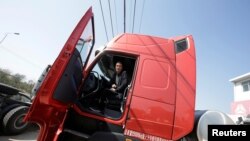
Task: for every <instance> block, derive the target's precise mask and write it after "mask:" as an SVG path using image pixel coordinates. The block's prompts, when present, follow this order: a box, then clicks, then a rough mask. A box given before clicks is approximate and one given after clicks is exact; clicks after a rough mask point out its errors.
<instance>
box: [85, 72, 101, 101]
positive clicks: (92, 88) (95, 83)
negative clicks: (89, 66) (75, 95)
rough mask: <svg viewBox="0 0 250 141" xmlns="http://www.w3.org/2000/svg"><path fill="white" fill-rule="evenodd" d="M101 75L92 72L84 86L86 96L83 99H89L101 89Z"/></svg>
mask: <svg viewBox="0 0 250 141" xmlns="http://www.w3.org/2000/svg"><path fill="white" fill-rule="evenodd" d="M100 78H101V77H100V74H99V73H98V72H96V71H91V72H90V74H89V76H88V77H87V80H86V81H85V84H84V88H83V90H84V93H85V94H84V96H83V98H86V97H89V96H91V95H94V94H96V93H97V92H98V91H99V90H100V88H101V82H100V81H101V79H100Z"/></svg>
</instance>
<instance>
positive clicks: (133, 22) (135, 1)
mask: <svg viewBox="0 0 250 141" xmlns="http://www.w3.org/2000/svg"><path fill="white" fill-rule="evenodd" d="M135 9H136V0H135V4H134V18H133V28H132V33H134V25H135Z"/></svg>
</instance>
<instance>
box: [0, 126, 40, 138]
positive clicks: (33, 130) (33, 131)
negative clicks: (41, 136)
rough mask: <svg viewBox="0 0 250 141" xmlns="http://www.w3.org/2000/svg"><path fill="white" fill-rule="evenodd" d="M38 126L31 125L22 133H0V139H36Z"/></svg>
mask: <svg viewBox="0 0 250 141" xmlns="http://www.w3.org/2000/svg"><path fill="white" fill-rule="evenodd" d="M38 132H39V127H38V126H36V125H32V126H31V127H30V128H28V129H27V130H26V131H25V132H24V133H22V134H19V135H15V136H3V135H0V141H36V139H37V136H38Z"/></svg>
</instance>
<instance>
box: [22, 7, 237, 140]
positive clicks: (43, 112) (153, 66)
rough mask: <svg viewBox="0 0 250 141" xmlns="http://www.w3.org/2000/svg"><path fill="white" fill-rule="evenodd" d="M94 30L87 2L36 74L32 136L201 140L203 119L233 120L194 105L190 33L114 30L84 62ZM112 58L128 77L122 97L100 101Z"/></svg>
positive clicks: (204, 128) (206, 121)
mask: <svg viewBox="0 0 250 141" xmlns="http://www.w3.org/2000/svg"><path fill="white" fill-rule="evenodd" d="M94 31H95V30H94V18H93V13H92V9H91V8H90V9H89V10H88V11H87V12H86V14H85V15H84V16H83V18H82V19H81V20H80V22H79V23H78V25H77V26H76V28H75V29H74V31H73V32H72V34H71V35H70V37H69V39H68V40H67V42H66V44H65V45H64V47H63V48H62V50H61V52H60V54H59V55H58V57H57V59H56V60H55V62H54V63H53V65H52V66H51V67H50V69H46V70H48V71H46V73H45V74H46V75H43V76H44V77H41V78H42V79H41V80H39V85H37V86H39V87H37V88H36V90H37V92H36V97H35V99H34V101H33V103H32V106H31V108H30V110H29V112H28V114H27V116H26V118H25V119H26V120H27V121H31V122H36V123H38V124H39V125H40V134H39V137H38V141H51V140H53V141H68V140H74V141H101V140H107V141H124V140H126V141H137V140H150V141H170V140H182V141H196V140H199V141H201V140H205V139H207V132H206V131H207V125H208V124H233V121H232V120H231V119H230V118H229V117H228V116H227V115H226V114H223V113H221V112H218V111H206V110H201V111H195V96H196V56H195V47H194V40H193V37H192V36H191V35H185V36H179V37H173V38H169V39H165V38H160V37H154V36H148V35H138V34H128V33H125V34H121V35H119V36H117V37H115V38H114V39H112V40H111V41H110V42H109V43H108V44H107V45H106V47H105V48H104V49H103V50H99V51H98V52H96V53H95V54H96V56H95V58H94V60H93V61H92V62H90V59H89V58H90V54H91V53H92V50H93V47H94V43H95V34H94ZM118 60H119V61H122V62H123V65H124V68H125V69H126V72H127V74H128V77H129V80H128V84H127V88H126V90H125V91H124V93H123V96H122V98H120V99H116V100H114V101H112V100H110V99H109V100H106V101H105V100H103V99H101V98H100V96H101V95H103V93H104V91H105V90H106V88H107V85H108V81H109V80H110V79H111V75H112V73H113V72H114V69H115V68H114V64H115V62H117V61H118ZM40 82H42V83H41V84H40ZM102 102H104V103H105V106H104V109H98V108H97V107H98V106H99V105H100V103H102Z"/></svg>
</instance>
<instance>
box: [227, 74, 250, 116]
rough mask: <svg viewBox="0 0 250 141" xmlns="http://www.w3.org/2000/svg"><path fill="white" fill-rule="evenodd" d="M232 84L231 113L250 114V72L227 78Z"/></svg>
mask: <svg viewBox="0 0 250 141" xmlns="http://www.w3.org/2000/svg"><path fill="white" fill-rule="evenodd" d="M229 81H230V82H232V83H233V84H234V101H233V102H232V103H231V113H232V114H233V115H242V116H246V115H248V114H250V72H249V73H246V74H243V75H241V76H237V77H235V78H233V79H231V80H229Z"/></svg>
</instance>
